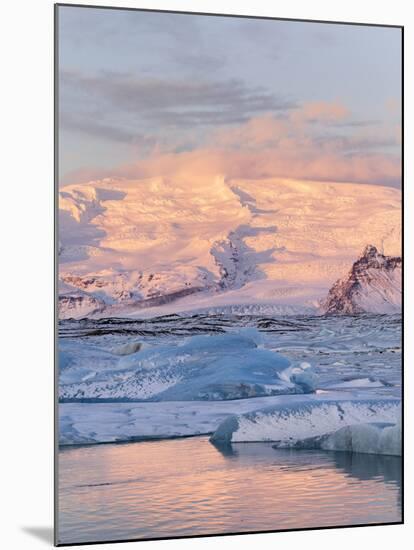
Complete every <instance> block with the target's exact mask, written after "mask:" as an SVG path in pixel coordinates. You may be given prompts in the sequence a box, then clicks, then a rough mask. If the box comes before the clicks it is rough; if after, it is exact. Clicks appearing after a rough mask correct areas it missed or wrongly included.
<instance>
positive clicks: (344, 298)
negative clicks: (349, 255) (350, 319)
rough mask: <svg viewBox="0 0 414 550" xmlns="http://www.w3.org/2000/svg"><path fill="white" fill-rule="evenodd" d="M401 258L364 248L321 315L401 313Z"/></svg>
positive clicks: (324, 306)
mask: <svg viewBox="0 0 414 550" xmlns="http://www.w3.org/2000/svg"><path fill="white" fill-rule="evenodd" d="M401 276H402V272H401V258H400V257H396V256H384V255H383V254H380V253H379V252H378V250H377V249H376V248H375V246H371V245H369V246H367V247H366V248H365V250H364V252H363V254H362V256H361V257H360V258H359V259H358V260H357V261H356V262H355V263H354V264H353V266H352V268H351V270H350V271H349V273H348V275H347V276H346V277H345V278H343V279H340V280H339V281H337V282H336V283H335V284H334V286H333V287H332V288H331V290H330V291H329V294H328V297H327V299H326V300H325V301H324V302H323V304H322V311H323V312H324V313H345V314H354V313H396V312H399V311H400V310H401Z"/></svg>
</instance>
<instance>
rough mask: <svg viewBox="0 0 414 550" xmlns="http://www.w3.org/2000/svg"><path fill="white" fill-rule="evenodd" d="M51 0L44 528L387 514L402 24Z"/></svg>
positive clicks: (160, 532) (396, 325) (80, 535)
mask: <svg viewBox="0 0 414 550" xmlns="http://www.w3.org/2000/svg"><path fill="white" fill-rule="evenodd" d="M55 15H56V44H55V60H56V63H55V64H56V73H55V78H56V82H55V84H56V104H55V108H56V202H57V208H56V229H57V231H56V284H57V293H58V296H57V297H56V306H57V322H56V329H57V330H56V332H57V338H56V359H57V361H56V377H55V378H56V411H55V413H56V414H55V417H56V461H55V463H56V469H55V471H56V476H55V489H56V491H55V493H56V506H55V509H56V522H55V523H56V525H55V527H56V535H55V536H56V544H57V545H71V544H80V543H97V542H116V541H126V540H131V541H132V540H146V539H164V538H175V537H198V536H209V535H227V534H243V533H259V532H274V531H285V530H297V529H317V528H327V527H349V526H356V525H360V526H361V525H379V524H391V523H402V521H403V509H402V507H403V502H402V501H403V498H402V494H403V485H402V460H403V457H402V428H401V426H402V421H401V394H402V390H403V377H402V130H401V129H402V124H403V120H402V76H403V75H402V55H403V51H402V38H403V29H402V27H397V26H386V25H382V26H380V25H377V26H376V25H364V24H349V23H329V22H320V21H319V22H318V21H301V20H287V19H285V20H283V19H272V18H260V17H247V16H243V17H241V16H229V15H218V14H214V15H211V14H210V15H208V14H196V13H179V12H169V11H153V10H136V9H119V8H104V7H88V6H77V5H72V6H71V5H68V4H66V5H64V4H63V5H57V6H56V12H55Z"/></svg>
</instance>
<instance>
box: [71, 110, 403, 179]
mask: <svg viewBox="0 0 414 550" xmlns="http://www.w3.org/2000/svg"><path fill="white" fill-rule="evenodd" d="M348 116H349V112H348V110H347V109H346V107H344V106H343V105H341V104H340V103H335V102H333V103H326V102H315V103H307V104H305V105H304V106H303V107H302V108H301V109H300V110H298V111H295V112H292V113H291V114H290V115H289V116H288V117H286V118H276V117H274V116H271V115H268V116H260V117H256V118H253V119H251V120H249V121H248V122H247V123H245V124H242V125H239V126H237V127H231V128H226V129H220V130H217V131H216V132H214V133H213V135H212V136H211V137H210V138H209V140H208V143H206V144H205V145H204V146H200V147H199V148H198V149H195V150H192V151H186V152H180V153H171V152H170V153H166V152H161V151H154V152H153V153H152V154H151V156H149V157H147V158H145V159H142V160H139V161H137V162H134V163H131V164H128V165H124V166H120V167H117V168H114V169H112V170H105V171H102V170H97V171H94V170H85V171H80V172H77V173H75V174H72V175H71V176H70V178H65V180H66V181H65V183H68V182H70V183H74V182H81V181H88V180H91V179H100V178H102V177H127V178H146V177H153V176H166V177H173V176H177V175H181V176H185V177H188V178H191V176H192V175H194V174H197V175H198V176H200V175H206V176H208V175H215V174H223V175H225V176H226V177H228V178H255V179H257V178H265V177H287V178H289V177H290V178H300V179H313V180H324V181H349V182H360V183H377V184H386V185H398V183H399V181H400V178H401V163H400V159H399V158H398V156H395V155H394V156H393V155H386V154H381V153H375V152H373V150H372V148H371V149H363V148H362V146H361V148H360V149H361V150H360V151H359V152H358V153H357V154H355V153H353V154H352V155H350V154H347V153H346V151H344V150H343V149H342V148H341V140H339V141H338V140H335V139H331V140H330V139H329V138H327V137H326V136H325V137H324V139H323V140H320V139H317V137H316V136H315V134H314V133H312V132H313V129H312V128H311V127H312V123H314V122H315V121H321V122H328V121H329V122H333V121H339V120H344V119H346V118H347V117H348ZM362 137H363V136H362ZM353 139H354V142H353V141H352V140H353ZM358 140H359V141H358ZM361 142H362V141H361V135H360V134H357V135H354V137H348V138H346V143H347V144H348V145H349V143H351V144H354V147H353V149H355V150H356V151H358V147H359V144H360V143H361ZM374 149H375V148H374Z"/></svg>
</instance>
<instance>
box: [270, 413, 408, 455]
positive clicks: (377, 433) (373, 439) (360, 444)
mask: <svg viewBox="0 0 414 550" xmlns="http://www.w3.org/2000/svg"><path fill="white" fill-rule="evenodd" d="M273 447H274V448H280V447H289V448H295V449H323V450H325V451H347V452H352V453H366V454H376V455H393V456H401V422H399V421H398V422H397V423H396V424H389V423H371V424H354V425H352V426H344V427H343V428H340V429H339V430H337V431H335V432H333V433H329V434H326V435H322V436H318V437H310V438H306V439H303V440H298V441H295V442H294V443H291V442H283V443H277V444H276V445H273Z"/></svg>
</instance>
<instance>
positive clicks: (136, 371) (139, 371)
mask: <svg viewBox="0 0 414 550" xmlns="http://www.w3.org/2000/svg"><path fill="white" fill-rule="evenodd" d="M261 340H262V336H261V334H260V333H259V332H258V331H257V330H256V329H250V328H247V329H242V330H240V331H239V332H237V333H225V334H218V335H203V336H192V337H189V338H187V339H186V340H185V341H184V342H183V343H182V344H181V345H171V344H164V345H161V346H154V347H148V348H146V347H144V348H141V349H139V351H138V348H137V349H136V350H135V352H134V347H135V346H134V345H132V346H128V345H124V346H123V347H121V348H115V349H112V353H110V352H108V351H104V350H103V351H102V352H101V359H100V361H97V360H96V359H97V358H96V355H97V353H98V352H97V350H96V348H91V349H90V350H89V352H90V353H91V354H92V355H93V363H92V364H93V365H94V371H91V370H88V369H86V368H85V363H86V361H85V358H83V359H82V361H83V366H82V368H80V367H81V366H80V365H79V361H80V357H79V355H77V356H76V350H74V352H73V353H74V355H75V356H76V361H75V359H73V362H74V365H73V366H72V367H71V358H70V354H69V352H65V351H64V352H63V362H62V365H61V367H62V369H63V372H62V374H61V377H60V382H61V385H60V399H61V400H64V401H98V400H118V401H121V400H122V401H128V400H129V401H132V400H135V401H145V400H150V401H192V400H196V401H221V400H233V399H244V398H250V397H260V396H266V395H281V394H303V393H309V392H312V391H314V389H315V387H316V382H317V377H316V374H315V373H314V371H313V368H312V367H311V366H310V365H309V364H308V363H302V364H300V365H298V366H295V365H292V364H291V362H290V361H289V360H288V359H287V358H285V357H284V356H282V355H280V354H278V353H276V352H274V351H270V350H267V349H264V348H262V347H261ZM114 352H115V353H116V355H115V353H114ZM97 365H98V367H99V368H97ZM100 367H102V368H100ZM76 376H79V378H78V379H76Z"/></svg>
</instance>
